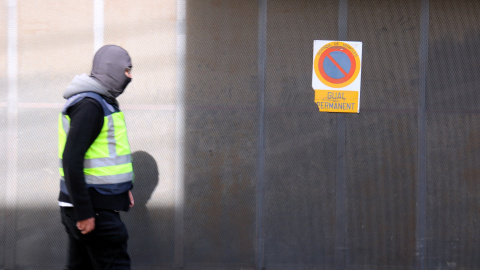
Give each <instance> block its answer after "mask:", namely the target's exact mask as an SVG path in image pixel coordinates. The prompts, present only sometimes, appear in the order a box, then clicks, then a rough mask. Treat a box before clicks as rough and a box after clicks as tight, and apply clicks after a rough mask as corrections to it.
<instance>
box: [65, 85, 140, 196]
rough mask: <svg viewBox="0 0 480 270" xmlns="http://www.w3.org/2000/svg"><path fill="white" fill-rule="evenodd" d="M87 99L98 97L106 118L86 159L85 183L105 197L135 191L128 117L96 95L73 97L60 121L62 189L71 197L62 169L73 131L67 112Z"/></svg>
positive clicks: (91, 93) (87, 94)
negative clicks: (66, 148) (65, 150)
mask: <svg viewBox="0 0 480 270" xmlns="http://www.w3.org/2000/svg"><path fill="white" fill-rule="evenodd" d="M86 97H89V98H94V99H95V100H97V101H98V102H99V103H100V104H101V105H102V108H103V112H104V119H103V127H102V130H101V131H100V134H99V135H98V137H97V138H96V139H95V141H94V142H93V143H92V145H91V146H90V148H89V149H88V150H87V152H86V154H85V157H84V163H83V167H84V169H83V171H84V174H85V181H86V183H87V186H88V187H93V188H95V189H96V190H97V191H98V192H100V193H102V194H105V195H116V194H121V193H124V192H126V191H128V190H129V189H131V187H132V182H133V178H134V175H133V166H132V155H131V151H130V145H129V143H128V137H127V128H126V125H125V118H124V115H123V112H121V111H120V110H119V109H118V108H116V107H114V106H112V105H111V104H109V103H107V102H106V101H105V100H104V99H103V98H102V97H101V96H100V95H99V94H96V93H93V92H84V93H80V94H77V95H74V96H72V97H70V98H69V99H68V100H67V102H66V103H65V106H64V107H63V110H62V113H60V115H59V118H58V157H59V159H60V167H59V171H60V175H61V185H60V187H61V190H62V192H64V193H65V194H68V191H67V189H66V185H65V175H64V172H63V166H62V157H63V151H64V149H65V143H66V142H67V134H68V131H69V129H70V117H69V116H68V115H67V109H68V108H69V107H71V106H73V105H75V104H76V103H77V102H79V101H80V100H83V99H84V98H86Z"/></svg>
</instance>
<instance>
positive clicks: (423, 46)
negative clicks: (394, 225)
mask: <svg viewBox="0 0 480 270" xmlns="http://www.w3.org/2000/svg"><path fill="white" fill-rule="evenodd" d="M429 9H430V7H429V1H428V0H421V11H420V12H421V13H420V45H419V102H418V172H417V174H418V175H417V198H416V201H417V209H416V226H415V238H416V256H417V258H416V264H417V265H416V269H421V270H423V269H426V261H425V253H426V212H427V211H426V193H427V147H426V144H427V138H426V136H427V130H426V129H427V117H426V76H427V61H428V32H429V21H430V10H429Z"/></svg>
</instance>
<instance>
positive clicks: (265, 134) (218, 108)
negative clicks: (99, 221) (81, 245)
mask: <svg viewBox="0 0 480 270" xmlns="http://www.w3.org/2000/svg"><path fill="white" fill-rule="evenodd" d="M97 4H98V5H97ZM95 6H96V7H102V9H100V10H98V9H96V8H95ZM96 11H97V12H96ZM478 14H480V3H479V2H478V1H476V0H458V1H448V0H435V1H433V0H432V1H429V0H405V1H395V0H383V1H381V0H368V1H362V0H321V1H315V0H301V1H293V0H278V1H273V0H272V1H268V0H258V1H245V0H228V1H220V0H201V1H198V0H181V1H180V0H179V1H175V0H161V1H157V0H147V1H138V2H135V3H132V2H125V1H110V0H93V1H75V2H58V1H52V0H48V1H34V0H25V1H14V0H9V1H3V2H2V3H1V4H0V22H1V23H0V89H1V91H0V126H1V127H2V128H1V129H0V269H39V270H40V269H60V268H62V267H63V264H64V263H65V259H66V258H65V256H66V250H65V249H66V242H65V241H66V234H65V233H64V229H63V227H62V225H61V224H60V216H59V210H58V206H57V201H56V200H57V195H58V185H59V183H58V180H59V176H58V172H57V164H58V157H57V130H56V127H57V116H58V113H59V111H60V110H61V107H62V105H63V102H64V100H63V98H62V92H63V90H64V89H65V87H66V86H67V85H68V84H69V82H70V81H71V80H72V78H73V76H74V75H76V74H80V73H89V72H90V65H91V61H92V57H93V54H94V52H95V48H96V46H97V45H98V44H118V45H120V46H122V47H124V48H126V49H127V50H128V51H129V52H130V54H131V56H132V62H133V66H134V68H133V75H134V78H133V81H132V83H131V84H130V85H129V86H128V88H127V90H126V92H125V93H124V94H123V95H122V96H121V97H120V98H119V102H120V105H121V108H122V109H123V111H124V112H125V115H126V121H127V126H128V131H129V139H130V143H131V147H132V151H133V152H134V153H133V159H134V170H135V175H136V186H135V189H134V190H133V192H134V196H135V198H136V206H135V207H134V208H133V209H132V210H131V211H130V212H128V213H124V214H122V217H123V219H124V221H125V223H126V224H127V226H128V228H129V232H130V241H129V251H130V255H131V257H132V266H133V269H173V268H174V267H177V268H178V267H183V268H184V269H286V270H287V269H353V270H358V269H422V270H423V269H435V270H436V269H480V259H479V256H478V254H477V246H478V244H479V239H480V231H478V229H477V228H478V227H479V222H480V221H479V219H478V218H477V213H478V211H479V209H480V199H479V198H480V196H479V195H480V186H479V184H478V179H479V177H480V169H479V168H478V167H479V163H480V130H479V128H478V127H479V126H480V117H479V113H480V107H479V105H478V104H479V101H480V100H479V99H480V95H478V93H477V91H478V88H479V87H480V81H479V76H478V74H479V71H480V69H479V66H478V62H480V59H479V58H480V54H478V53H477V51H476V50H477V48H478V47H479V45H480V34H479V33H480V32H479V30H480V24H479V23H478V21H479V15H478ZM183 15H185V18H183ZM183 37H184V38H185V39H183ZM314 40H346V41H361V42H363V52H362V78H361V81H362V84H361V107H360V113H359V114H339V113H321V112H319V111H318V107H317V105H316V104H315V103H314V91H313V90H312V87H311V81H312V77H311V76H312V57H313V41H314ZM182 42H184V43H182Z"/></svg>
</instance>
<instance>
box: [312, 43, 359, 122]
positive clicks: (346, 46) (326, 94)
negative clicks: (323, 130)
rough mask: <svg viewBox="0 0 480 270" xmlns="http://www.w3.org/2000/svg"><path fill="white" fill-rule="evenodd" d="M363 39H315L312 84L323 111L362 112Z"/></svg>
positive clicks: (316, 99)
mask: <svg viewBox="0 0 480 270" xmlns="http://www.w3.org/2000/svg"><path fill="white" fill-rule="evenodd" d="M361 67H362V42H351V41H328V40H315V41H314V42H313V70H312V88H313V90H315V103H316V104H317V105H318V109H319V110H320V111H321V112H344V113H358V112H360V79H361V74H362V71H361Z"/></svg>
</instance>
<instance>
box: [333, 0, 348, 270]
mask: <svg viewBox="0 0 480 270" xmlns="http://www.w3.org/2000/svg"><path fill="white" fill-rule="evenodd" d="M347 20H348V0H339V1H338V39H339V40H347ZM336 178H337V179H336V181H337V183H336V189H335V192H336V194H335V207H336V209H335V269H337V270H341V269H345V261H346V250H347V245H346V243H347V241H346V240H347V239H346V235H347V234H346V231H347V228H346V208H345V114H343V113H339V114H337V173H336Z"/></svg>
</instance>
